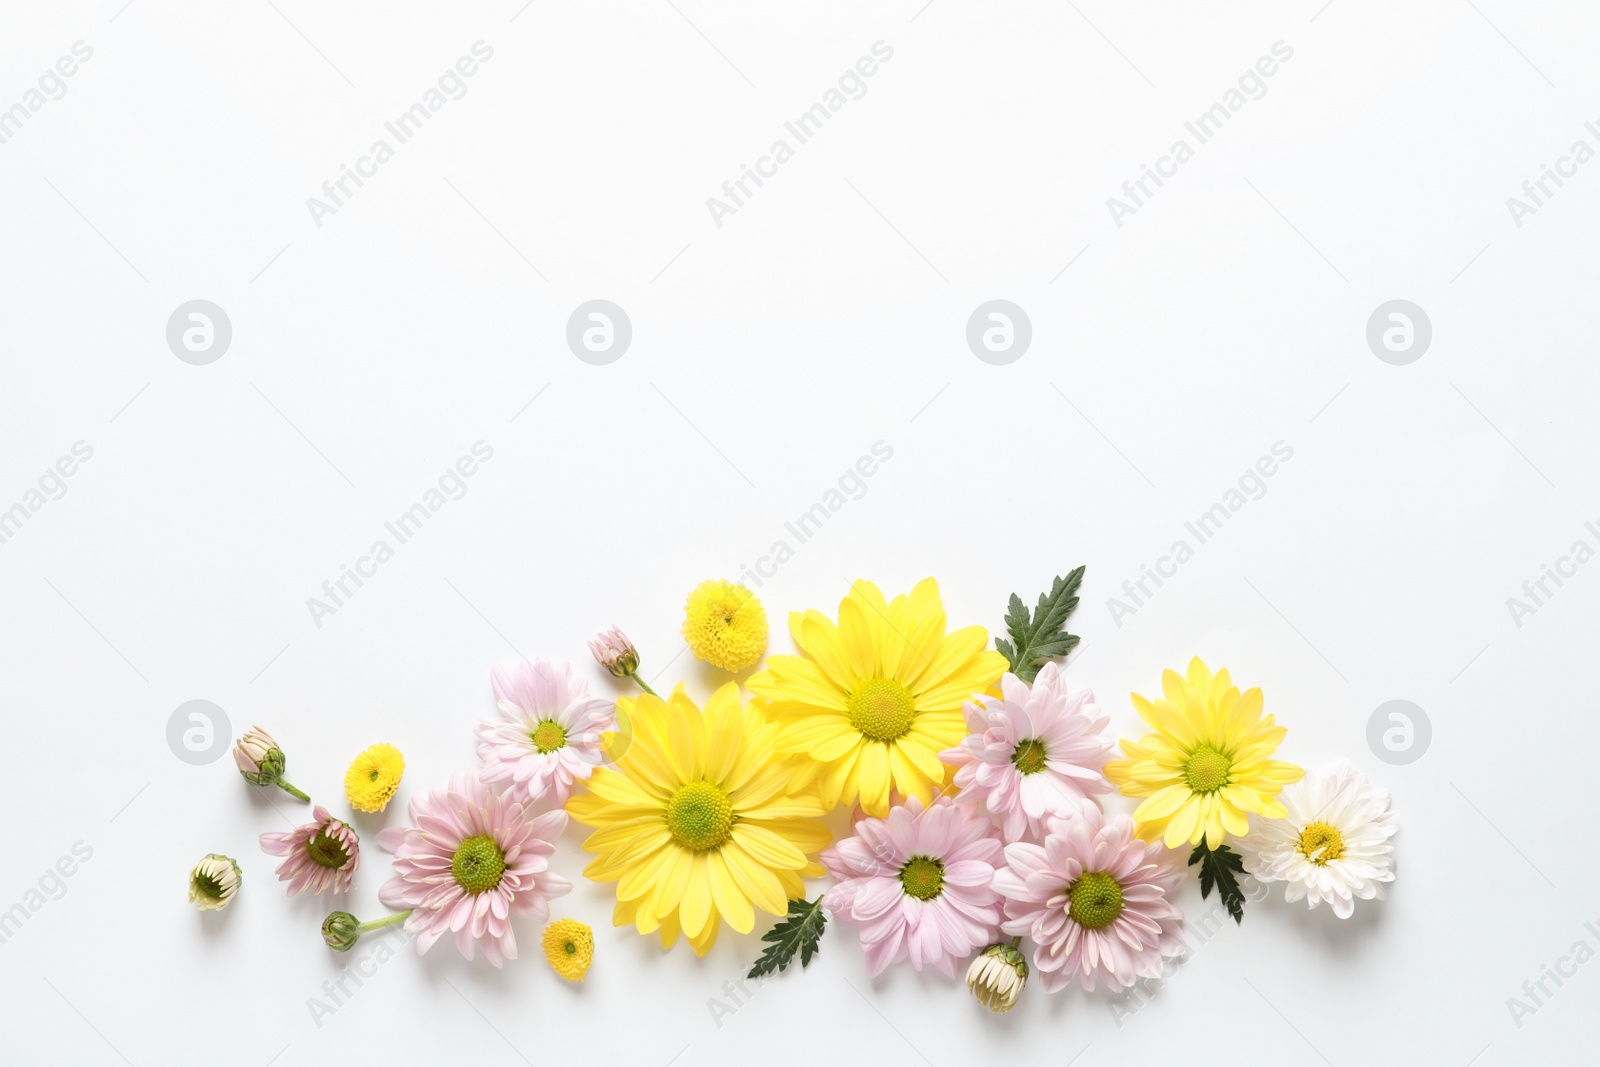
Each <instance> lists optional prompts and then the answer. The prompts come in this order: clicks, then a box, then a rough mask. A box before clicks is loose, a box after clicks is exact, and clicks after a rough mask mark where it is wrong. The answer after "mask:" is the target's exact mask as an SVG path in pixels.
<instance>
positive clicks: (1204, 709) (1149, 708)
mask: <svg viewBox="0 0 1600 1067" xmlns="http://www.w3.org/2000/svg"><path fill="white" fill-rule="evenodd" d="M1161 688H1162V691H1163V694H1164V695H1163V696H1162V698H1161V699H1159V700H1155V701H1150V700H1146V699H1145V698H1144V697H1142V696H1140V695H1139V694H1138V693H1134V694H1133V706H1134V708H1135V709H1136V710H1137V711H1138V712H1139V717H1140V718H1141V719H1143V720H1144V721H1145V723H1146V724H1147V725H1149V727H1150V728H1151V729H1152V730H1154V731H1155V733H1151V734H1146V735H1145V736H1144V738H1143V739H1142V740H1140V741H1138V742H1134V741H1128V740H1124V741H1123V742H1122V752H1123V755H1125V756H1127V757H1129V758H1128V759H1119V760H1110V761H1108V762H1107V763H1106V766H1105V775H1106V777H1107V778H1109V779H1110V780H1111V781H1112V782H1113V783H1115V784H1116V785H1117V786H1120V787H1121V789H1122V792H1123V794H1124V795H1125V796H1130V797H1144V798H1146V799H1145V801H1144V803H1142V804H1140V805H1139V807H1138V810H1136V811H1135V812H1134V813H1133V820H1134V822H1135V823H1136V824H1137V826H1138V833H1139V836H1140V837H1142V838H1145V839H1146V840H1154V839H1155V838H1157V837H1159V838H1161V840H1162V842H1163V843H1164V844H1165V845H1166V846H1167V847H1168V848H1177V847H1178V846H1179V845H1181V844H1183V843H1184V842H1185V841H1187V842H1188V843H1189V844H1191V845H1198V844H1199V843H1200V841H1201V839H1202V838H1203V839H1204V840H1205V843H1206V847H1207V848H1208V849H1216V848H1218V847H1220V846H1221V845H1222V844H1223V843H1224V842H1225V841H1226V840H1227V835H1228V834H1233V835H1234V836H1236V837H1238V836H1242V835H1243V834H1245V833H1246V832H1248V831H1249V829H1250V820H1249V819H1248V817H1247V816H1248V815H1249V814H1250V813H1254V814H1256V815H1260V816H1263V817H1265V818H1268V819H1281V818H1283V817H1284V816H1285V815H1287V814H1288V812H1287V811H1286V810H1285V808H1284V806H1283V804H1282V803H1280V802H1279V801H1278V799H1277V797H1278V794H1279V793H1280V792H1281V791H1282V790H1283V787H1284V786H1286V785H1288V784H1290V783H1292V782H1298V781H1299V780H1300V779H1301V778H1303V777H1304V776H1305V773H1306V772H1305V771H1304V770H1302V769H1301V768H1299V767H1296V766H1295V765H1294V764H1292V763H1285V762H1283V761H1282V760H1275V759H1270V758H1269V757H1270V756H1271V755H1272V754H1273V752H1275V751H1276V750H1277V748H1278V742H1280V741H1282V740H1283V737H1284V734H1286V733H1287V732H1288V731H1287V730H1285V729H1284V728H1283V727H1281V726H1278V725H1276V722H1275V720H1274V719H1273V717H1272V716H1271V715H1268V716H1266V717H1265V718H1263V717H1262V715H1261V708H1262V699H1261V690H1260V689H1251V690H1249V691H1248V692H1245V693H1240V692H1239V687H1238V686H1236V685H1234V684H1233V680H1232V679H1231V678H1229V677H1228V672H1227V671H1226V670H1221V671H1218V672H1217V673H1216V674H1215V675H1213V674H1212V673H1211V670H1210V668H1208V667H1207V666H1206V665H1205V664H1204V663H1202V662H1201V661H1200V659H1199V657H1196V658H1195V659H1193V660H1190V661H1189V675H1188V677H1187V678H1186V677H1184V676H1183V675H1180V674H1179V673H1178V672H1177V671H1166V672H1164V673H1163V674H1162V676H1161Z"/></svg>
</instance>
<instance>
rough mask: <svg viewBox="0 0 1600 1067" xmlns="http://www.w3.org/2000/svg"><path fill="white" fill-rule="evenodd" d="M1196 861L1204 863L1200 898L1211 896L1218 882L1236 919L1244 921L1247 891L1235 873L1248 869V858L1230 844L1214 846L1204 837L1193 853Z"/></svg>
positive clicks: (1225, 902) (1219, 891)
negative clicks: (1207, 844) (1246, 860)
mask: <svg viewBox="0 0 1600 1067" xmlns="http://www.w3.org/2000/svg"><path fill="white" fill-rule="evenodd" d="M1196 863H1198V864H1200V899H1201V900H1204V899H1205V898H1206V897H1209V896H1210V895H1211V888H1212V886H1215V887H1216V889H1217V893H1218V895H1219V896H1221V897H1222V903H1223V904H1224V905H1226V906H1227V909H1228V914H1229V915H1232V916H1233V921H1234V922H1235V923H1242V922H1244V891H1243V890H1242V889H1240V888H1239V880H1238V878H1236V877H1234V876H1235V875H1239V874H1243V873H1244V859H1243V858H1242V857H1240V855H1239V854H1238V853H1237V852H1235V851H1234V850H1233V849H1231V848H1229V847H1228V846H1227V845H1219V846H1217V848H1216V849H1215V850H1212V849H1209V848H1207V847H1206V844H1205V842H1204V841H1202V842H1200V843H1199V844H1198V845H1196V846H1194V851H1193V852H1191V853H1189V866H1191V867H1193V866H1194V865H1195V864H1196Z"/></svg>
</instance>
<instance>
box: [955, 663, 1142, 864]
mask: <svg viewBox="0 0 1600 1067" xmlns="http://www.w3.org/2000/svg"><path fill="white" fill-rule="evenodd" d="M1000 692H1001V694H1002V699H999V700H997V699H995V698H994V697H987V696H985V697H975V698H974V699H972V700H969V701H967V703H966V704H965V705H964V706H963V707H962V711H963V712H964V713H965V714H966V717H967V727H968V729H970V730H971V731H972V732H971V733H970V734H969V735H968V736H967V737H966V738H965V739H964V740H963V741H962V742H961V744H959V745H957V746H956V747H955V748H950V749H946V750H945V751H943V752H941V753H939V758H940V759H941V760H943V761H944V762H945V763H947V764H949V765H950V766H952V767H956V768H958V770H957V771H956V777H955V784H956V786H957V788H959V789H960V790H961V792H960V793H958V794H957V795H956V803H957V804H959V805H962V806H972V807H982V808H983V809H984V810H986V811H988V812H989V814H990V815H992V816H994V817H995V818H996V819H997V820H999V822H1000V831H1001V833H1002V834H1003V835H1004V837H1005V840H1006V841H1008V842H1009V841H1020V840H1022V839H1023V838H1024V837H1035V838H1036V837H1038V836H1039V835H1041V834H1043V833H1044V824H1045V820H1046V819H1048V818H1050V817H1052V816H1067V815H1072V814H1075V813H1077V812H1079V811H1080V810H1082V809H1085V808H1095V809H1098V808H1099V806H1100V801H1099V800H1098V799H1097V794H1101V793H1109V792H1111V783H1110V782H1108V781H1106V780H1105V776H1104V775H1103V774H1101V771H1100V769H1101V767H1103V766H1104V765H1105V762H1106V756H1107V755H1109V754H1110V752H1111V741H1110V739H1109V738H1106V737H1103V736H1102V735H1101V731H1103V730H1104V729H1105V727H1106V724H1107V723H1108V722H1109V721H1110V717H1109V716H1106V715H1103V714H1101V712H1100V706H1099V705H1098V704H1096V703H1095V702H1094V693H1092V692H1090V691H1089V690H1087V689H1082V690H1079V691H1078V692H1076V693H1072V692H1070V691H1068V689H1067V683H1066V681H1065V680H1064V679H1063V678H1062V677H1061V669H1060V668H1059V667H1058V666H1057V665H1056V664H1055V663H1053V662H1052V663H1046V664H1045V665H1044V666H1043V667H1041V668H1040V669H1039V675H1038V677H1037V678H1035V679H1034V681H1033V684H1032V685H1031V686H1030V685H1029V684H1028V683H1027V682H1024V681H1023V680H1022V679H1020V678H1018V677H1017V676H1016V675H1014V674H1010V673H1007V674H1006V675H1004V676H1003V677H1002V678H1001V679H1000Z"/></svg>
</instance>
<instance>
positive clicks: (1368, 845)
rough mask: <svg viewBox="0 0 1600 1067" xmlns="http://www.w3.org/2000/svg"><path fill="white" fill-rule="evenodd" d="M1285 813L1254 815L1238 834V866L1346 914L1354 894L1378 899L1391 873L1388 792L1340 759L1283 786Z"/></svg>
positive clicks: (1312, 903)
mask: <svg viewBox="0 0 1600 1067" xmlns="http://www.w3.org/2000/svg"><path fill="white" fill-rule="evenodd" d="M1282 800H1283V805H1284V807H1285V808H1287V809H1288V811H1289V814H1288V816H1287V817H1286V818H1282V819H1260V818H1255V819H1252V820H1251V821H1252V822H1253V823H1254V824H1255V825H1254V826H1253V827H1252V828H1251V831H1250V835H1249V836H1248V837H1247V838H1245V839H1244V841H1242V842H1241V851H1242V853H1243V856H1244V866H1245V869H1246V870H1248V871H1249V872H1250V873H1251V874H1253V875H1255V876H1256V877H1257V878H1259V879H1260V880H1261V881H1263V882H1284V883H1287V884H1286V885H1285V889H1284V899H1285V900H1288V901H1289V902H1291V903H1293V902H1294V901H1297V900H1301V899H1304V900H1305V901H1306V902H1307V906H1308V907H1312V908H1315V907H1316V906H1317V905H1318V904H1321V903H1324V902H1326V903H1328V904H1330V905H1331V906H1332V907H1333V913H1334V914H1335V915H1337V916H1339V918H1341V919H1348V918H1350V916H1351V914H1352V913H1353V912H1354V911H1355V906H1356V905H1355V902H1356V899H1357V898H1360V899H1361V900H1382V899H1383V897H1384V883H1386V882H1392V881H1394V845H1393V843H1392V842H1391V841H1390V838H1392V837H1394V834H1395V831H1396V830H1398V829H1399V828H1400V827H1399V824H1398V823H1397V822H1396V820H1395V815H1394V812H1393V811H1391V810H1390V809H1389V800H1390V797H1389V792H1388V790H1385V789H1379V788H1377V787H1375V786H1374V785H1373V784H1372V783H1371V782H1369V781H1367V779H1366V776H1365V775H1363V774H1361V772H1359V771H1356V770H1352V769H1351V768H1350V767H1347V766H1343V765H1341V766H1339V767H1338V768H1336V769H1335V770H1334V771H1332V772H1331V773H1329V774H1325V775H1307V776H1306V779H1305V780H1304V781H1302V782H1300V783H1298V784H1296V785H1292V786H1290V787H1289V788H1287V789H1285V790H1284V791H1283V796H1282Z"/></svg>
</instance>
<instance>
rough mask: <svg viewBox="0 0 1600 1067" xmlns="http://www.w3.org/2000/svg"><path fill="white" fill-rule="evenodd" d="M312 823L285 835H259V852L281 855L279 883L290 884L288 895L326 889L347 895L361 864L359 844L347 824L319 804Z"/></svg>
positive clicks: (318, 893)
mask: <svg viewBox="0 0 1600 1067" xmlns="http://www.w3.org/2000/svg"><path fill="white" fill-rule="evenodd" d="M311 818H312V821H311V822H308V823H306V824H305V825H304V826H297V827H295V828H294V829H293V830H290V831H289V832H288V833H286V834H262V835H261V851H263V852H265V853H266V854H267V855H269V856H282V857H283V862H282V863H280V864H278V880H279V881H280V882H288V883H289V895H290V896H291V897H292V896H294V895H295V894H296V893H303V892H305V891H306V890H310V891H311V892H312V893H313V894H316V895H318V896H320V895H321V894H322V891H323V890H325V889H331V890H333V892H335V893H348V892H349V891H350V883H351V882H352V881H354V880H355V876H356V868H357V867H359V866H360V865H361V843H360V841H359V839H357V837H356V832H355V831H354V830H352V829H350V827H349V825H348V824H346V823H343V822H340V821H339V820H338V819H335V818H334V817H333V816H332V815H330V814H329V813H328V809H327V808H325V807H323V806H322V805H321V804H318V805H317V806H316V807H314V808H312V809H311Z"/></svg>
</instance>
